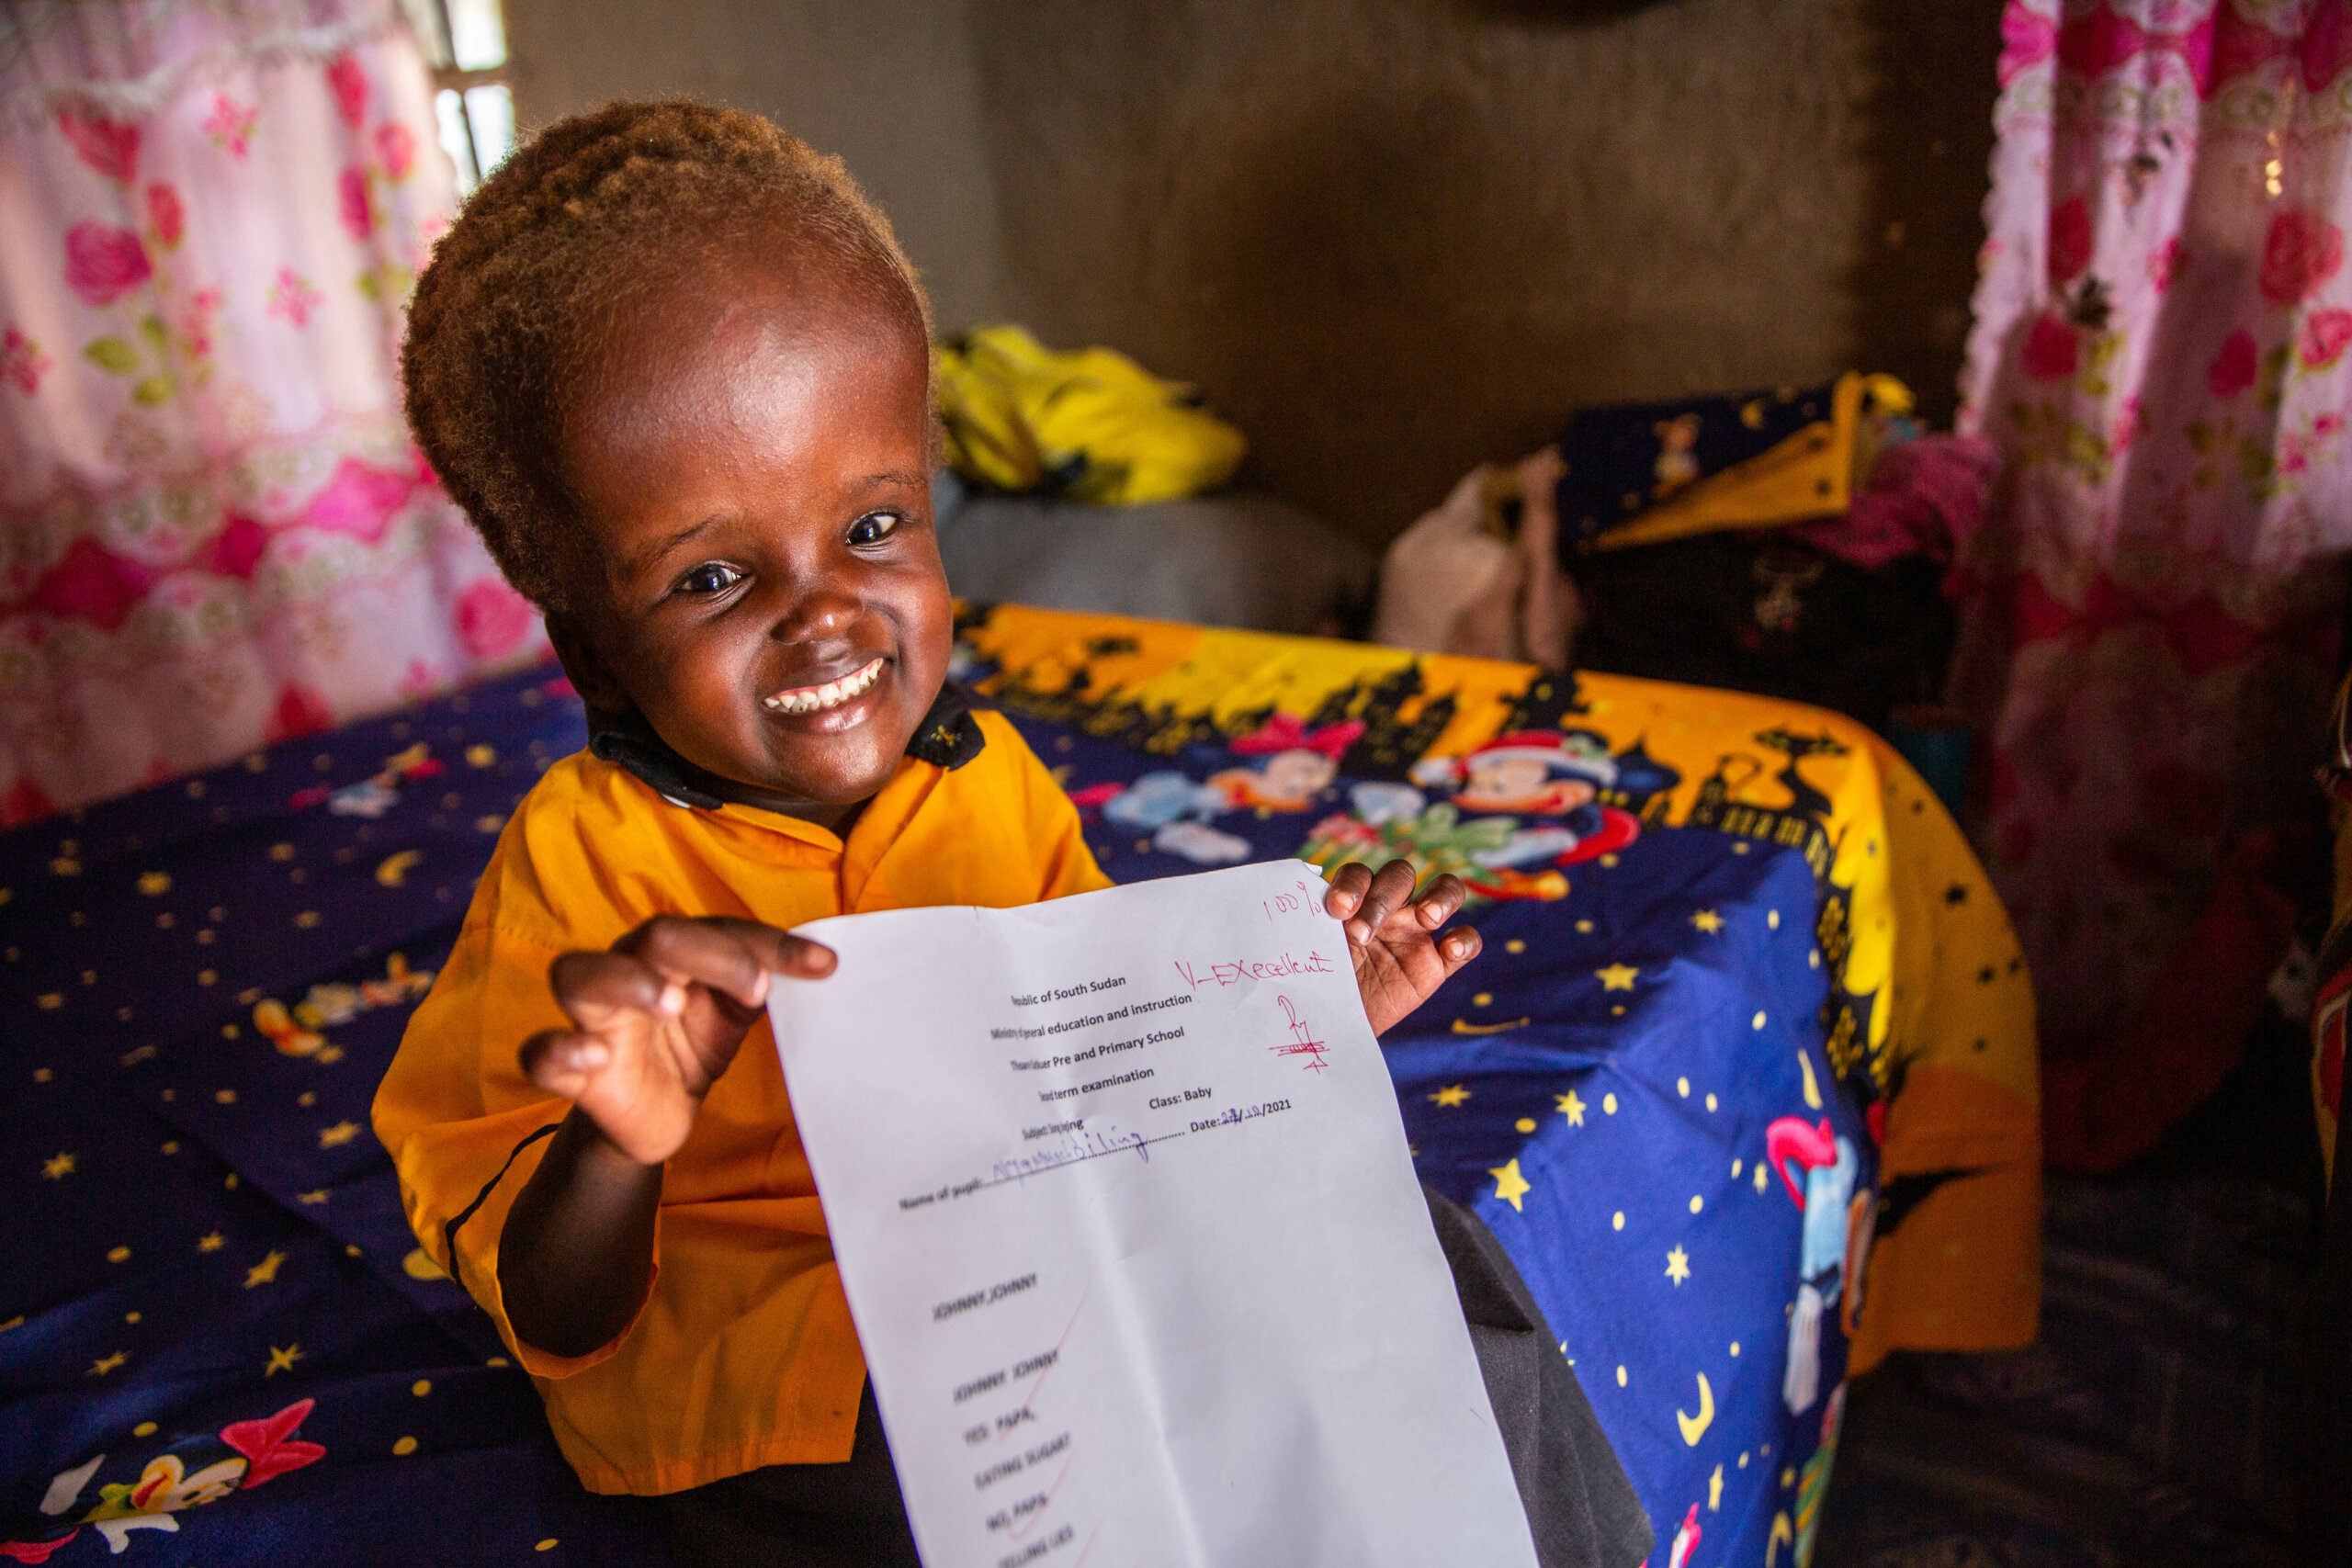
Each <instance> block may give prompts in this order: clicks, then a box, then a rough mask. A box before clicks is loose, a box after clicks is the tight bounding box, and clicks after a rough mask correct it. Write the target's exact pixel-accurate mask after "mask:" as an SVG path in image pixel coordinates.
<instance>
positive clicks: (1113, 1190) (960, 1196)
mask: <svg viewBox="0 0 2352 1568" xmlns="http://www.w3.org/2000/svg"><path fill="white" fill-rule="evenodd" d="M1322 891H1323V890H1322V884H1321V882H1320V880H1319V878H1318V875H1317V872H1316V871H1315V869H1314V868H1313V867H1312V866H1307V865H1304V864H1300V863H1295V862H1284V863H1273V864H1262V865H1250V866H1239V867H1236V868H1234V869H1232V870H1229V871H1219V872H1212V873H1207V874H1202V875H1197V876H1187V877H1180V878H1174V879H1170V880H1168V881H1161V882H1151V883H1145V884H1141V885H1138V886H1128V887H1120V888H1114V889H1112V890H1111V891H1108V892H1103V893H1091V894H1085V895H1081V896H1080V897H1074V898H1066V899H1062V900H1059V901H1057V902H1054V903H1050V904H1039V905H1035V906H1032V907H1030V908H1021V909H1002V910H989V909H975V908H932V909H910V910H900V911H891V912H887V913H880V914H869V915H851V916H843V917H841V918H838V919H827V920H819V921H816V922H815V923H813V924H811V925H809V926H806V927H803V928H801V931H802V934H804V935H807V936H809V937H811V938H813V939H815V940H817V941H820V942H825V943H826V944H828V945H829V946H831V947H832V948H833V949H834V950H835V951H836V952H838V953H840V955H841V966H840V968H839V970H838V971H837V972H836V973H835V974H834V976H832V977H831V978H830V979H827V980H824V981H820V982H817V983H813V984H797V983H792V982H780V983H779V984H778V985H777V987H776V988H775V994H774V997H773V999H772V1000H771V1001H770V1003H769V1008H770V1012H771V1015H772V1016H773V1018H774V1021H775V1037H776V1041H777V1044H778V1047H779V1049H780V1050H781V1051H782V1053H783V1056H784V1066H785V1075H786V1082H787V1084H788V1086H789V1088H790V1090H791V1094H792V1101H793V1107H794V1114H795V1116H796V1118H797V1121H798V1122H799V1128H800V1136H801V1140H802V1142H803V1144H804V1145H806V1147H807V1149H808V1151H809V1161H810V1164H811V1166H812V1167H813V1168H814V1170H815V1172H816V1177H817V1186H818V1189H819V1191H820V1193H821V1195H822V1197H823V1199H824V1204H825V1214H826V1218H827V1220H828V1222H829V1224H830V1225H831V1231H832V1237H833V1247H834V1250H835V1253H836V1255H837V1256H838V1258H839V1259H840V1262H841V1269H842V1280H843V1282H844V1284H845V1285H846V1286H847V1289H848V1294H849V1303H850V1310H851V1313H852V1314H853V1315H854V1318H855V1319H856V1323H857V1330H858V1338H859V1340H860V1342H861V1343H862V1344H863V1346H864V1347H865V1357H866V1364H867V1367H868V1370H869V1372H870V1375H871V1376H872V1378H873V1382H874V1392H875V1397H876V1402H877V1403H878V1404H879V1406H880V1408H881V1412H882V1420H883V1425H884V1427H885V1428H886V1429H887V1430H888V1433H889V1438H890V1445H891V1450H892V1452H893V1454H894V1456H895V1458H896V1460H897V1462H898V1468H899V1483H900V1486H901V1488H902V1490H903V1491H904V1493H905V1495H906V1499H907V1506H908V1511H909V1514H910V1517H911V1518H912V1521H913V1524H914V1530H915V1539H916V1542H917V1544H918V1545H919V1546H920V1548H921V1549H922V1557H923V1562H925V1563H926V1564H927V1565H928V1568H1020V1565H1022V1564H1027V1563H1037V1564H1040V1565H1042V1568H1069V1565H1074V1564H1077V1563H1079V1562H1086V1563H1089V1564H1093V1565H1096V1568H1148V1565H1152V1564H1162V1563H1165V1564H1170V1565H1180V1564H1181V1565H1185V1568H1208V1565H1211V1564H1214V1565H1216V1568H1234V1565H1238V1564H1261V1563H1262V1564H1269V1565H1280V1568H1313V1565H1318V1564H1329V1565H1331V1568H1342V1565H1344V1568H1379V1565H1384V1564H1397V1565H1399V1568H1403V1565H1406V1564H1410V1565H1412V1568H1425V1565H1427V1564H1431V1563H1445V1564H1470V1565H1478V1568H1485V1565H1487V1564H1493V1565H1497V1568H1503V1565H1509V1568H1521V1565H1532V1563H1533V1562H1535V1555H1534V1550H1533V1547H1532V1543H1531V1541H1530V1539H1529V1535H1528V1529H1527V1521H1526V1517H1525V1515H1524V1513H1523V1512H1522V1510H1521V1505H1520V1501H1519V1495H1518V1491H1517V1488H1516V1486H1515V1485H1514V1483H1513V1482H1512V1479H1511V1473H1510V1461H1509V1459H1508V1457H1507V1456H1506V1455H1505V1453H1504V1450H1503V1446H1502V1440H1501V1438H1500V1436H1499V1434H1498V1432H1497V1431H1496V1428H1495V1425H1494V1417H1493V1413H1492V1411H1491V1408H1490V1406H1489V1404H1488V1403H1487V1393H1486V1388H1485V1385H1484V1384H1483V1382H1481V1381H1480V1378H1479V1372H1478V1365H1477V1360H1476V1355H1475V1353H1474V1352H1473V1351H1472V1349H1471V1347H1470V1338H1469V1333H1468V1330H1467V1329H1466V1328H1465V1327H1464V1324H1463V1319H1462V1312H1461V1308H1460V1305H1459V1303H1458V1301H1457V1298H1456V1296H1455V1294H1454V1290H1453V1280H1452V1277H1451V1276H1450V1275H1449V1273H1448V1272H1447V1269H1446V1265H1445V1258H1444V1255H1443V1253H1442V1252H1441V1251H1440V1249H1439V1247H1438V1243H1437V1238H1436V1235H1435V1234H1434V1233H1433V1231H1432V1230H1431V1228H1430V1220H1429V1213H1428V1210H1427V1208H1426V1206H1425V1204H1424V1201H1423V1200H1422V1198H1421V1196H1420V1191H1419V1186H1418V1184H1417V1183H1416V1181H1415V1179H1414V1177H1413V1171H1412V1166H1411V1162H1410V1159H1409V1156H1408V1151H1407V1149H1406V1145H1405V1134H1404V1126H1403V1122H1402V1121H1401V1120H1400V1118H1399V1116H1398V1114H1397V1100H1396V1095H1395V1092H1394V1090H1393V1089H1391V1088H1390V1086H1389V1079H1388V1074H1387V1071H1386V1069H1385V1067H1384V1066H1383V1065H1382V1063H1381V1059H1380V1048H1379V1046H1378V1045H1377V1044H1376V1043H1374V1039H1373V1037H1372V1032H1371V1029H1370V1027H1369V1025H1368V1024H1367V1022H1366V1021H1365V1019H1364V1014H1363V1003H1362V1001H1361V1000H1360V999H1359V998H1358V996H1357V993H1356V987H1355V982H1354V979H1353V977H1352V976H1351V974H1350V971H1349V964H1348V958H1347V946H1346V938H1345V935H1344V933H1343V932H1342V931H1341V930H1340V924H1339V922H1338V921H1336V920H1334V919H1331V918H1330V917H1329V915H1328V914H1326V913H1324V911H1323V908H1322Z"/></svg>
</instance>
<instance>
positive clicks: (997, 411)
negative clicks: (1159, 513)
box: [935, 326, 1250, 505]
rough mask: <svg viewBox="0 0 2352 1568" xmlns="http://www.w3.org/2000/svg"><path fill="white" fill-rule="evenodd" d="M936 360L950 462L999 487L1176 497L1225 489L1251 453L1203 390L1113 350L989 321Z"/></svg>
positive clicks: (1128, 499) (1073, 494)
mask: <svg viewBox="0 0 2352 1568" xmlns="http://www.w3.org/2000/svg"><path fill="white" fill-rule="evenodd" d="M937 363H938V368H937V370H936V372H935V383H936V387H937V389H938V396H939V413H940V419H941V421H942V422H943V423H944V424H945V426H946V430H947V457H948V461H949V462H951V463H953V464H954V465H955V468H956V472H957V473H958V474H960V475H962V476H963V477H964V478H965V479H968V480H970V481H971V482H973V483H974V484H978V485H985V486H987V487H988V488H989V489H991V490H1002V491H1037V490H1043V491H1052V492H1054V493H1055V494H1057V495H1065V496H1068V497H1069V498H1070V499H1071V500H1073V501H1085V502H1096V503H1102V504H1113V505H1134V504H1136V503H1138V502H1148V501H1173V500H1175V499H1177V498H1178V497H1180V496H1187V495H1196V494H1198V493H1200V492H1201V491H1205V490H1214V489H1215V488H1216V487H1217V486H1218V485H1221V484H1223V483H1224V482H1225V481H1226V480H1227V479H1230V478H1232V477H1233V470H1234V469H1235V468H1238V467H1239V466H1240V463H1241V458H1242V455H1243V454H1244V453H1246V452H1248V451H1249V449H1250V443H1249V441H1248V440H1247V439H1246V438H1245V437H1244V436H1243V435H1242V434H1241V432H1239V431H1238V430H1236V429H1234V428H1233V426H1231V425H1229V424H1227V423H1225V422H1224V421H1223V420H1221V419H1218V418H1217V417H1216V415H1214V414H1212V413H1210V412H1208V411H1207V410H1206V409H1204V408H1203V407H1201V406H1200V402H1199V399H1198V397H1197V395H1196V394H1195V393H1194V392H1193V389H1192V388H1190V387H1187V386H1185V385H1183V384H1182V383H1181V382H1175V381H1163V380H1161V379H1159V378H1158V377H1156V376H1154V375H1152V374H1151V373H1150V372H1149V371H1148V370H1146V369H1144V368H1143V367H1141V366H1139V365H1137V364H1136V362H1135V361H1134V360H1132V359H1129V358H1128V357H1127V356H1126V355H1123V354H1119V353H1116V352H1114V350H1111V349H1107V348H1083V349H1079V350H1077V351H1076V352H1074V353H1069V354H1059V353H1056V352H1055V351H1054V350H1052V349H1049V348H1046V346H1045V345H1044V344H1040V343H1039V342H1038V341H1037V340H1036V339H1035V338H1034V337H1031V336H1030V335H1029V333H1027V332H1026V331H1024V330H1023V329H1022V328H1020V327H1016V326H996V327H979V328H976V329H975V330H973V331H972V332H970V333H966V334H965V335H964V336H963V337H961V338H958V339H956V341H954V342H952V343H947V344H941V345H940V349H939V355H938V362H937Z"/></svg>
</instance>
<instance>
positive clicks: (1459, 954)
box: [1437, 926, 1487, 980]
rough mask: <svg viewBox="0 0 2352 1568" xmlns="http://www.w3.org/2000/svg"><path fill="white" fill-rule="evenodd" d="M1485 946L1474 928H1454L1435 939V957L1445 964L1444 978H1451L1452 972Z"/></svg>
mask: <svg viewBox="0 0 2352 1568" xmlns="http://www.w3.org/2000/svg"><path fill="white" fill-rule="evenodd" d="M1486 945H1487V943H1486V939H1485V938H1483V937H1481V936H1480V935H1479V934H1478V931H1477V928H1476V927H1475V926H1456V927H1454V928H1453V930H1452V931H1448V932H1446V933H1445V934H1444V935H1443V936H1442V937H1440V938H1438V939H1437V955H1438V957H1439V958H1441V959H1442V960H1443V961H1444V963H1445V977H1446V978H1447V979H1448V980H1451V979H1453V976H1454V972H1455V971H1456V970H1458V969H1460V968H1461V967H1462V966H1463V965H1464V964H1467V963H1469V962H1470V961H1471V960H1472V959H1474V958H1476V957H1477V956H1478V953H1479V950H1480V949H1481V948H1483V947H1485V946H1486Z"/></svg>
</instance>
